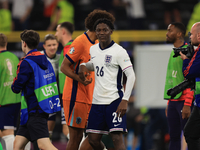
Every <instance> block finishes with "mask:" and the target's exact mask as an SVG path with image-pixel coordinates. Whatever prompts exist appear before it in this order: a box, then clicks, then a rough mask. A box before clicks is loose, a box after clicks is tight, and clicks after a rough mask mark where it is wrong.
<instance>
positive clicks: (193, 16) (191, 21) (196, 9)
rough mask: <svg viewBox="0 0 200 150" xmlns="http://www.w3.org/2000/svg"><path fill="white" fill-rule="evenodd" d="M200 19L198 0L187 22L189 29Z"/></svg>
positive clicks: (199, 0)
mask: <svg viewBox="0 0 200 150" xmlns="http://www.w3.org/2000/svg"><path fill="white" fill-rule="evenodd" d="M199 21H200V0H198V3H197V4H196V5H195V6H194V8H193V12H192V14H191V16H190V19H189V21H188V24H187V30H188V31H190V29H191V28H192V25H193V24H194V23H196V22H199Z"/></svg>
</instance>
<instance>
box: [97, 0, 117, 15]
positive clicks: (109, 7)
mask: <svg viewBox="0 0 200 150" xmlns="http://www.w3.org/2000/svg"><path fill="white" fill-rule="evenodd" d="M115 1H118V0H94V5H95V7H96V8H97V9H102V10H106V11H108V12H110V13H111V14H112V15H114V16H115V13H114V5H115Z"/></svg>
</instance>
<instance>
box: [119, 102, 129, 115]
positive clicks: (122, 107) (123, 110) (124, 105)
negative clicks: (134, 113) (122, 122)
mask: <svg viewBox="0 0 200 150" xmlns="http://www.w3.org/2000/svg"><path fill="white" fill-rule="evenodd" d="M127 107H128V101H127V100H122V101H121V103H120V104H119V106H118V108H117V111H116V113H117V117H123V116H124V115H125V113H126V110H127Z"/></svg>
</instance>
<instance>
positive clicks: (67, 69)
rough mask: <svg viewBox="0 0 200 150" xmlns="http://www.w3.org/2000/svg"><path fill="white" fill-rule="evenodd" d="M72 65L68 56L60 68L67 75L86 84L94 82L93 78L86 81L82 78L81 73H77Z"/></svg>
mask: <svg viewBox="0 0 200 150" xmlns="http://www.w3.org/2000/svg"><path fill="white" fill-rule="evenodd" d="M71 65H72V63H71V62H70V61H69V59H68V58H66V57H65V58H64V60H63V62H62V64H61V68H60V70H61V71H62V72H63V73H64V74H65V75H66V76H68V77H70V78H72V79H74V80H76V81H78V82H81V83H82V84H84V85H88V84H90V83H91V82H92V80H85V81H83V80H81V79H80V78H79V75H78V74H76V73H74V71H73V70H72V69H71V67H70V66H71Z"/></svg>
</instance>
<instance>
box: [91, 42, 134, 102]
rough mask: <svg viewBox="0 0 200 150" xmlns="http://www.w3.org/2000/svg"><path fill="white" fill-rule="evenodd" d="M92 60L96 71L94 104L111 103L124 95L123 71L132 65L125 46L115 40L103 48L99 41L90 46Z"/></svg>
mask: <svg viewBox="0 0 200 150" xmlns="http://www.w3.org/2000/svg"><path fill="white" fill-rule="evenodd" d="M90 55H91V60H90V61H91V62H92V63H93V66H94V71H95V86H94V93H93V101H92V103H93V104H110V103H111V102H112V101H114V100H116V99H118V98H119V97H123V88H122V79H123V74H122V73H123V71H124V70H125V69H127V68H129V67H132V63H131V61H130V58H129V55H128V53H127V52H126V50H125V49H124V48H122V47H121V46H120V45H118V44H117V43H114V42H113V41H112V42H111V44H110V45H109V46H108V47H107V48H105V49H103V50H102V49H101V48H100V45H99V43H98V44H96V45H93V46H91V48H90Z"/></svg>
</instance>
